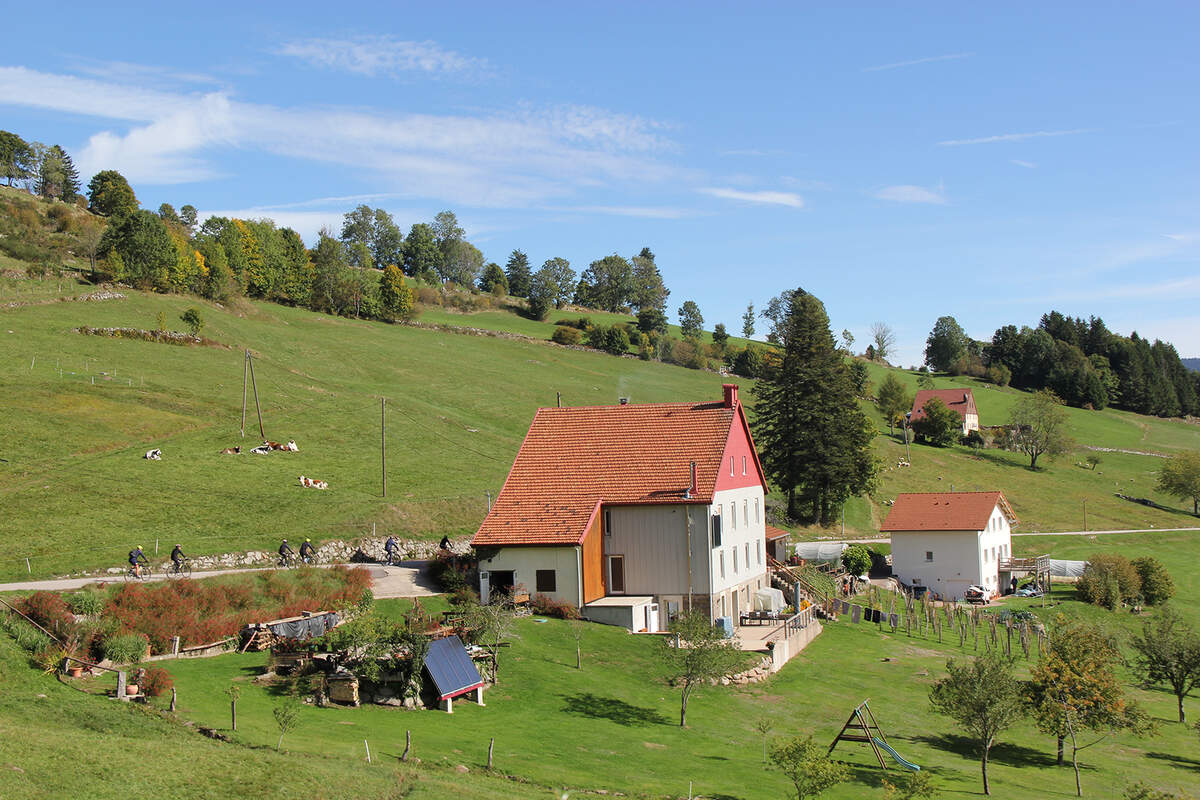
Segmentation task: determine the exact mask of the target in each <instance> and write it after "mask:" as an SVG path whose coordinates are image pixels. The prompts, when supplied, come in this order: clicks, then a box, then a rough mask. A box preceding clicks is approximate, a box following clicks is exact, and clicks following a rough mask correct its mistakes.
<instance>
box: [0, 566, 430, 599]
mask: <svg viewBox="0 0 1200 800" xmlns="http://www.w3.org/2000/svg"><path fill="white" fill-rule="evenodd" d="M425 564H426V562H424V561H405V562H403V563H401V564H400V565H399V566H395V567H389V566H384V565H382V564H345V565H343V566H347V567H358V566H365V567H366V568H367V570H368V571H369V572H370V573H371V590H372V591H373V592H375V596H376V597H378V598H387V597H428V596H429V595H432V594H437V593H438V590H437V589H436V587H434V586H433V585H432V584H431V583H429V582H428V580H426V578H425V577H424V575H423V572H424V568H425ZM318 566H321V567H330V566H333V565H332V564H320V565H318ZM270 569H274V567H256V568H251V569H214V570H209V571H207V572H196V573H193V575H192V578H193V580H199V579H202V578H212V577H215V576H217V575H237V574H240V573H244V572H265V571H267V570H270ZM166 579H167V577H166V575H163V574H161V573H159V574H156V575H155V576H154V577H153V578H151V580H152V581H163V580H166ZM124 580H125V578H124V577H123V576H121V575H105V576H95V577H91V578H57V579H54V580H42V581H22V582H19V583H0V592H28V591H49V592H61V591H69V590H71V589H82V588H83V587H84V586H87V585H89V584H92V583H122V582H124Z"/></svg>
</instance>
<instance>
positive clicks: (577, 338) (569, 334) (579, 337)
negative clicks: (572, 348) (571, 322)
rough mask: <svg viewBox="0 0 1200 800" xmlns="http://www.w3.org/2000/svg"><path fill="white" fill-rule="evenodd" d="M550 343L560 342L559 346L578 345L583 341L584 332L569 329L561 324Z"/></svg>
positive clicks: (555, 330)
mask: <svg viewBox="0 0 1200 800" xmlns="http://www.w3.org/2000/svg"><path fill="white" fill-rule="evenodd" d="M550 341H552V342H558V343H559V344H566V345H577V344H579V343H580V342H582V341H583V332H582V331H580V330H579V329H578V328H568V327H567V326H566V325H562V324H559V326H558V327H557V328H555V329H554V334H553V335H552V336H551V337H550Z"/></svg>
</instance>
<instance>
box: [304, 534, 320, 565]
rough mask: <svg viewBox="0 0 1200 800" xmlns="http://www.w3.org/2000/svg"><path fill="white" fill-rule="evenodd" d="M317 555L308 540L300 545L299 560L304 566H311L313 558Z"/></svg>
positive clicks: (315, 549)
mask: <svg viewBox="0 0 1200 800" xmlns="http://www.w3.org/2000/svg"><path fill="white" fill-rule="evenodd" d="M316 554H317V548H315V547H313V546H312V541H311V540H310V539H305V540H304V544H302V545H300V559H301V560H302V561H303V562H304V563H305V564H311V563H312V560H313V557H314V556H316Z"/></svg>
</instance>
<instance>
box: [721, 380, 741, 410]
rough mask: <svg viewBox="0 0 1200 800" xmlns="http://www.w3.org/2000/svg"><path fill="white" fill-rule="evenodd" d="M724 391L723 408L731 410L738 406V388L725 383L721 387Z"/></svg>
mask: <svg viewBox="0 0 1200 800" xmlns="http://www.w3.org/2000/svg"><path fill="white" fill-rule="evenodd" d="M721 388H722V389H724V390H725V407H726V408H733V407H734V406H736V405H737V404H738V396H737V393H738V387H737V384H736V383H726V384H724V385H722V386H721Z"/></svg>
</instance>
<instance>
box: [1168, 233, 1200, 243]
mask: <svg viewBox="0 0 1200 800" xmlns="http://www.w3.org/2000/svg"><path fill="white" fill-rule="evenodd" d="M1163 236H1165V237H1167V238H1168V239H1170V240H1171V241H1173V242H1179V243H1180V244H1196V243H1197V242H1200V233H1164V234H1163Z"/></svg>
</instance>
